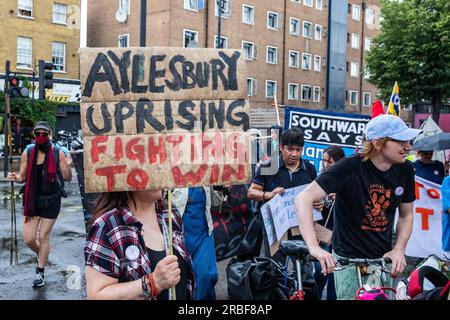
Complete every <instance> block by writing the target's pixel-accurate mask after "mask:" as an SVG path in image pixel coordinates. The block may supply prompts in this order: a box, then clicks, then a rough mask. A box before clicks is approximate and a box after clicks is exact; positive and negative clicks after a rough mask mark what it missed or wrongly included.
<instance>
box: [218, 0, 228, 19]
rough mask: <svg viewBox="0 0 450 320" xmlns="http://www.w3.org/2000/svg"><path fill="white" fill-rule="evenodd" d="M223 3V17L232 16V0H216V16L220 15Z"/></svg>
mask: <svg viewBox="0 0 450 320" xmlns="http://www.w3.org/2000/svg"><path fill="white" fill-rule="evenodd" d="M220 3H221V4H222V17H225V18H227V17H229V16H230V0H216V10H215V12H216V17H218V16H219V5H220Z"/></svg>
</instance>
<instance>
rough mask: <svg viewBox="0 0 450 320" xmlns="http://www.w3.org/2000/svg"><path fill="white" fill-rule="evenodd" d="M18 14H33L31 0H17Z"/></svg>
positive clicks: (23, 15)
mask: <svg viewBox="0 0 450 320" xmlns="http://www.w3.org/2000/svg"><path fill="white" fill-rule="evenodd" d="M17 12H18V14H17V15H18V16H20V17H32V16H33V0H19V1H18V6H17Z"/></svg>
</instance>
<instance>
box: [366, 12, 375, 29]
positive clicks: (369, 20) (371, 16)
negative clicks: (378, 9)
mask: <svg viewBox="0 0 450 320" xmlns="http://www.w3.org/2000/svg"><path fill="white" fill-rule="evenodd" d="M374 19H375V15H374V12H373V10H372V9H366V23H367V24H368V25H369V26H371V25H373V24H374Z"/></svg>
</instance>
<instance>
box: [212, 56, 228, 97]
mask: <svg viewBox="0 0 450 320" xmlns="http://www.w3.org/2000/svg"><path fill="white" fill-rule="evenodd" d="M210 63H211V71H212V89H213V90H217V88H218V87H219V83H218V82H219V81H218V77H220V80H222V84H223V88H224V89H225V90H228V81H227V77H225V74H224V73H223V70H224V69H225V64H224V63H223V62H222V61H221V60H219V59H212V60H211V61H210Z"/></svg>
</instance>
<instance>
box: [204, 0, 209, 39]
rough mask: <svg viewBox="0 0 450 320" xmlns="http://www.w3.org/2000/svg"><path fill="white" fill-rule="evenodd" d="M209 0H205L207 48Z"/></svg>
mask: <svg viewBox="0 0 450 320" xmlns="http://www.w3.org/2000/svg"><path fill="white" fill-rule="evenodd" d="M208 3H209V1H208V0H205V48H208V36H209V34H208V20H209V6H208Z"/></svg>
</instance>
